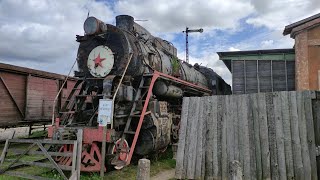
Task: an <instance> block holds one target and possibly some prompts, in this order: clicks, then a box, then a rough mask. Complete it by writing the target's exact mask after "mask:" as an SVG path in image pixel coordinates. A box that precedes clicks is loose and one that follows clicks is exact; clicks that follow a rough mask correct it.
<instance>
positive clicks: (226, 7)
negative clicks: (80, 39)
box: [0, 0, 320, 82]
mask: <svg viewBox="0 0 320 180" xmlns="http://www.w3.org/2000/svg"><path fill="white" fill-rule="evenodd" d="M89 10H90V15H92V16H96V17H97V18H99V19H101V20H103V21H105V22H107V23H114V18H115V16H116V15H118V14H129V15H132V16H133V17H135V18H136V19H147V20H148V21H145V22H141V21H140V22H139V24H141V25H142V26H144V27H146V28H147V29H148V30H150V32H151V33H153V34H154V35H156V36H160V37H162V38H164V39H166V40H169V41H171V42H172V43H173V44H174V45H175V46H176V47H177V48H178V53H179V57H180V58H181V59H185V54H184V53H185V52H184V51H185V44H184V36H183V34H182V31H183V30H184V29H185V27H186V26H188V27H190V28H203V29H204V32H203V33H192V34H190V36H189V43H190V48H189V50H190V62H191V63H196V62H197V63H199V64H200V63H202V65H204V66H208V67H212V68H213V69H214V70H215V71H216V72H217V73H218V74H220V75H221V76H222V77H224V78H226V80H227V82H230V80H231V79H230V77H231V76H230V73H229V71H228V70H227V68H226V67H225V66H224V64H223V62H222V61H220V60H218V56H217V54H216V53H215V52H216V51H236V50H249V49H266V48H271V49H275V48H291V47H293V42H294V41H293V40H292V39H291V38H290V37H289V36H285V37H284V36H282V30H283V28H284V26H285V25H288V24H290V23H293V22H295V21H297V20H300V19H303V18H305V17H308V16H310V15H313V14H315V13H318V12H320V1H319V0H281V1H279V0H270V1H269V0H250V1H249V0H224V1H220V0H210V1H203V0H194V1H184V0H175V1H172V0H163V1H156V0H116V1H114V2H113V3H112V6H111V3H110V2H109V1H105V2H103V1H95V0H77V1H63V0H0V39H1V41H0V61H1V62H5V63H10V64H16V65H21V66H27V67H31V68H35V69H42V70H46V71H51V72H57V73H64V74H65V73H67V72H68V71H69V68H70V67H71V65H72V63H73V61H74V60H75V58H76V53H77V47H78V43H77V42H76V41H75V35H76V34H80V35H81V34H83V21H84V20H85V18H86V16H87V13H88V11H89ZM240 22H241V23H240ZM245 23H248V24H250V25H253V26H254V27H256V28H261V27H263V28H265V29H267V30H266V31H265V32H262V33H261V32H258V33H252V34H250V33H247V34H246V35H245V36H246V37H241V38H239V39H240V40H238V41H236V40H232V38H234V35H237V34H239V36H241V35H242V34H241V32H242V31H250V32H251V30H252V29H244V28H247V26H248V24H245ZM243 24H245V25H243ZM250 27H251V26H250ZM239 32H240V33H239ZM252 32H254V31H252ZM235 39H237V38H235Z"/></svg>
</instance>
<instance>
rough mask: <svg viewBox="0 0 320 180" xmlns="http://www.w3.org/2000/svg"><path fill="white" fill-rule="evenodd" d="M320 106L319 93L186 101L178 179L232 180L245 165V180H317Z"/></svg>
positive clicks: (178, 154)
mask: <svg viewBox="0 0 320 180" xmlns="http://www.w3.org/2000/svg"><path fill="white" fill-rule="evenodd" d="M319 102H320V94H319V92H313V91H303V92H295V91H290V92H273V93H258V94H244V95H229V96H211V97H187V98H184V99H183V107H182V118H181V119H182V120H181V126H180V136H179V138H180V140H179V144H178V152H177V164H176V178H177V179H185V178H187V179H203V178H205V179H230V174H231V173H232V172H230V168H229V165H230V164H231V162H233V161H239V162H240V165H241V168H242V170H243V172H242V173H243V179H317V161H316V156H317V155H316V153H317V152H316V145H317V146H319V145H320V144H319V142H317V143H315V133H316V140H317V139H318V138H319V134H318V133H319V129H320V128H318V126H319V123H317V118H318V120H320V119H319V118H320V115H319V113H320V103H319ZM314 121H315V122H314ZM319 122H320V121H319ZM317 141H318V140H317Z"/></svg>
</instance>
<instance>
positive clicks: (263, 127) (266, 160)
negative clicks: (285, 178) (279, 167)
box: [257, 94, 271, 179]
mask: <svg viewBox="0 0 320 180" xmlns="http://www.w3.org/2000/svg"><path fill="white" fill-rule="evenodd" d="M257 96H258V97H257V98H258V99H257V100H258V109H259V126H260V127H259V130H260V146H261V164H262V179H271V172H270V151H269V139H268V120H267V107H266V96H265V95H264V94H258V95H257Z"/></svg>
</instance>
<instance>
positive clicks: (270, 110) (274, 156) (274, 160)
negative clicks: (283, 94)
mask: <svg viewBox="0 0 320 180" xmlns="http://www.w3.org/2000/svg"><path fill="white" fill-rule="evenodd" d="M266 105H267V118H268V132H269V147H270V166H271V179H279V169H278V150H277V143H276V142H277V140H276V122H275V118H274V107H273V94H272V93H267V94H266Z"/></svg>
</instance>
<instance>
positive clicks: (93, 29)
mask: <svg viewBox="0 0 320 180" xmlns="http://www.w3.org/2000/svg"><path fill="white" fill-rule="evenodd" d="M83 29H84V32H85V33H86V34H87V35H92V34H96V33H100V32H104V31H106V30H107V25H105V23H104V22H102V21H100V20H99V19H97V18H95V17H88V18H87V19H86V20H85V21H84V24H83Z"/></svg>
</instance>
